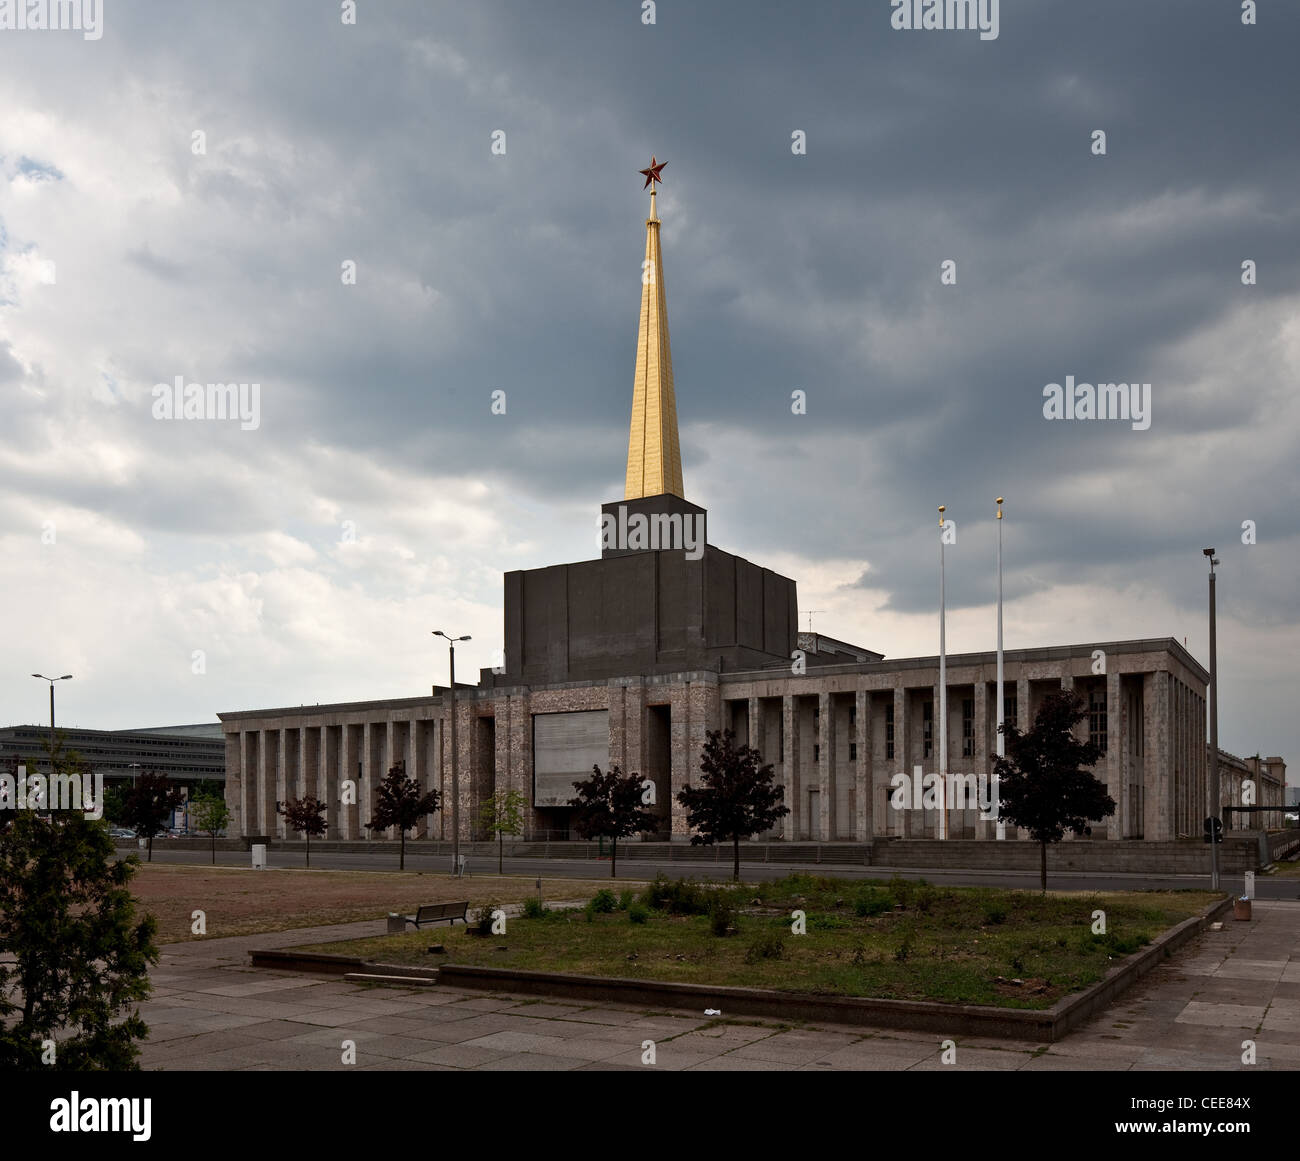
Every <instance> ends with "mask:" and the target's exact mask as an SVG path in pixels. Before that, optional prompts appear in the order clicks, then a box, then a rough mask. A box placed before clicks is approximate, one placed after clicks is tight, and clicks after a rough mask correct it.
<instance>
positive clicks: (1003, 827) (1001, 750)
mask: <svg viewBox="0 0 1300 1161" xmlns="http://www.w3.org/2000/svg"><path fill="white" fill-rule="evenodd" d="M1003 677H1004V674H1003V671H1002V497H1001V496H999V497H998V757H999V758H1003V757H1005V756H1006V753H1007V740H1006V738H1005V737H1003V736H1002V727H1003V726H1004V725H1005V724H1006V704H1007V703H1006V695H1005V694H1004V693H1003V692H1002V689H1003V684H1002V683H1003ZM993 779H994V783H993V785H994V794H993V795H992V799H993V801H994V802H995V803H996V802H999V801H1000V800H999V798H998V795H997V793H996V791H997V789H998V775H997V774H994V775H993ZM996 827H997V837H998V838H999V839H1005V838H1006V837H1007V824H1006V823H1005V822H1003V821H1002V819H1001V818H999V819H998V820H997V823H996Z"/></svg>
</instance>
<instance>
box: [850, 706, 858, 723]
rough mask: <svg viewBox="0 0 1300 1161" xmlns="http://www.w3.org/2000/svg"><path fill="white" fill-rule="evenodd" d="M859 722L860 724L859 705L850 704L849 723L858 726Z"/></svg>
mask: <svg viewBox="0 0 1300 1161" xmlns="http://www.w3.org/2000/svg"><path fill="white" fill-rule="evenodd" d="M857 724H858V707H857V705H851V706H849V725H851V726H856V725H857Z"/></svg>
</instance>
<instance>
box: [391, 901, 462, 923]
mask: <svg viewBox="0 0 1300 1161" xmlns="http://www.w3.org/2000/svg"><path fill="white" fill-rule="evenodd" d="M468 910H469V900H466V901H465V902H463V903H425V904H423V905H422V906H421V907H420V908H419V909H418V910H417V911H416V913H415V914H414V915H404V916H402V918H403V920H404V921H405V922H407V923H411V924H414V925H415V927H417V928H419V927H423V926H424V925H425V924H426V923H443V922H446V923H452V924H454V923H455V922H456V920H457V919H459V920H460V921H461V922H462V923H464V924H465V925H466V926H468V925H469V920H468V919H466V918H465V913H466V912H467V911H468Z"/></svg>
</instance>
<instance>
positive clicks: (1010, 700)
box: [1002, 693, 1016, 726]
mask: <svg viewBox="0 0 1300 1161" xmlns="http://www.w3.org/2000/svg"><path fill="white" fill-rule="evenodd" d="M1002 720H1003V721H1004V722H1006V724H1007V725H1009V726H1014V725H1015V724H1016V695H1015V694H1014V693H1004V694H1003V697H1002Z"/></svg>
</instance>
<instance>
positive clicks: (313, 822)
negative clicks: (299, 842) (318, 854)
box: [275, 796, 326, 867]
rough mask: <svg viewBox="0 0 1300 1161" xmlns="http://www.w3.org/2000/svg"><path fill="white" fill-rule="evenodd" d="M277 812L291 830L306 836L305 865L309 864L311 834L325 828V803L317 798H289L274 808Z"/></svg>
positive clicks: (320, 831) (323, 831)
mask: <svg viewBox="0 0 1300 1161" xmlns="http://www.w3.org/2000/svg"><path fill="white" fill-rule="evenodd" d="M275 809H276V812H277V813H278V814H282V815H284V821H285V825H286V826H287V827H288V828H289V829H290V830H292V831H297V832H298V833H299V834H301V835H304V836H306V839H307V866H309V867H310V866H311V836H312V835H323V834H324V833H325V829H326V823H325V803H323V802H322V801H321V800H320V799H319V798H312V797H311V796H308V797H306V798H291V799H289V801H288V802H282V803H280V804H279V805H278V806H277V807H276V808H275Z"/></svg>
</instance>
